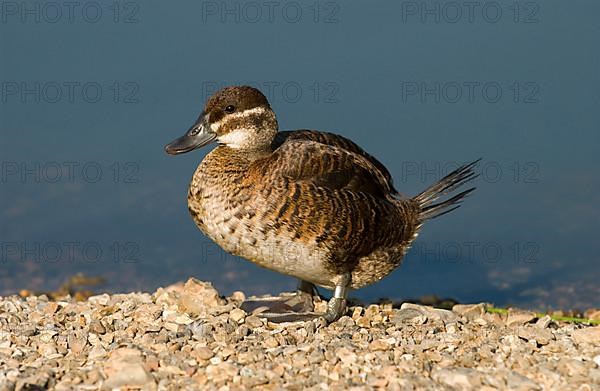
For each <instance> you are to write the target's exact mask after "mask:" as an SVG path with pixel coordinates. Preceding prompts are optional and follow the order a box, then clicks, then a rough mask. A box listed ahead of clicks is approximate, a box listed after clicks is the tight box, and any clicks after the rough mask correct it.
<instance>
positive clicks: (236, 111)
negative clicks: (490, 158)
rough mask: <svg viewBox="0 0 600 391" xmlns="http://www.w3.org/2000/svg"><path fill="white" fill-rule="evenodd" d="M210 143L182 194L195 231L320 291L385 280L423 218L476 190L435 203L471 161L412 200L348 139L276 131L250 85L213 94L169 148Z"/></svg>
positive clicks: (461, 179) (463, 178)
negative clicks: (212, 143)
mask: <svg viewBox="0 0 600 391" xmlns="http://www.w3.org/2000/svg"><path fill="white" fill-rule="evenodd" d="M207 140H208V141H207ZM212 140H216V141H217V142H219V144H220V145H219V146H218V147H217V148H215V149H214V150H213V151H212V152H210V153H209V154H208V155H207V156H206V157H205V158H204V160H203V161H202V162H201V164H200V165H199V167H198V169H197V170H196V172H195V173H194V176H193V178H192V182H191V184H190V188H189V194H188V206H189V210H190V213H191V214H192V217H193V218H194V221H195V222H196V224H197V225H198V227H199V228H200V229H201V230H202V232H204V233H205V234H206V235H207V236H208V237H210V238H211V239H212V240H214V241H215V242H216V243H218V244H219V245H220V246H221V247H223V249H225V251H227V252H229V253H232V254H235V255H239V256H241V257H244V258H246V259H248V260H250V261H252V262H254V263H256V264H258V265H261V266H263V267H266V268H268V269H271V270H275V271H278V272H280V273H284V274H287V275H291V276H294V277H297V278H299V279H301V280H304V281H309V282H311V283H314V284H316V285H320V286H323V287H326V288H334V287H336V286H339V285H340V284H347V285H348V286H349V287H351V288H361V287H363V286H365V285H369V284H372V283H374V282H376V281H379V280H381V279H382V278H383V277H385V276H387V275H388V274H389V273H390V272H392V271H393V270H394V269H395V268H396V267H397V266H398V265H399V264H400V262H401V260H402V257H403V256H404V254H405V253H406V251H407V249H408V248H409V246H410V244H411V242H412V241H413V240H414V238H415V237H416V235H417V231H418V229H419V228H420V226H421V224H422V223H423V221H424V220H425V219H427V218H431V217H435V216H437V215H440V214H443V213H446V212H447V211H449V210H451V208H453V207H455V205H456V204H457V203H458V202H460V200H461V199H462V198H464V197H465V196H466V195H467V194H468V193H469V192H470V191H472V190H473V189H469V190H467V191H463V192H462V193H459V194H458V195H456V196H455V197H453V198H451V199H449V200H447V201H444V202H440V203H437V204H436V203H435V200H436V199H437V198H438V197H440V196H442V195H445V194H447V193H448V192H450V191H452V190H454V189H455V188H457V187H458V186H460V185H462V184H463V183H465V182H467V181H469V180H471V179H472V178H473V177H474V173H473V164H471V165H467V166H463V167H461V168H459V169H458V170H457V171H455V172H453V173H451V174H450V175H448V176H447V177H446V178H444V179H442V180H441V181H440V182H438V183H437V184H436V185H434V186H433V187H431V188H430V189H428V190H426V191H425V192H423V193H421V194H420V195H418V196H417V197H414V198H405V197H402V196H400V195H399V193H398V192H397V191H396V189H395V188H394V186H393V183H392V178H391V175H390V173H389V172H388V170H387V169H386V168H385V167H384V166H383V164H381V163H380V162H379V161H378V160H377V159H375V158H374V157H373V156H371V155H369V154H367V153H366V152H365V151H364V150H362V149H361V148H360V147H359V146H358V145H356V144H355V143H353V142H352V141H350V140H348V139H346V138H344V137H342V136H339V135H335V134H332V133H324V132H317V131H310V130H298V131H287V132H278V129H277V120H276V118H275V114H274V113H273V111H272V110H271V108H270V106H269V104H268V102H267V100H266V99H265V98H264V96H263V95H262V94H261V93H260V92H259V91H258V90H256V89H253V88H251V87H229V88H226V89H224V90H221V91H219V92H217V93H216V94H215V96H213V97H211V98H210V99H209V101H208V102H207V104H206V106H205V109H204V112H203V114H202V115H201V117H200V118H199V120H198V122H197V123H196V124H195V125H194V126H193V127H192V128H191V129H190V131H189V132H188V134H187V135H186V136H184V137H182V138H180V139H178V140H176V141H175V142H174V143H172V144H170V145H169V146H168V147H167V151H168V152H169V153H180V152H186V151H188V150H191V149H194V148H196V147H198V146H201V145H204V144H206V143H208V142H210V141H212ZM344 276H346V277H347V276H350V281H346V280H345V279H344V278H346V277H344ZM342 281H345V282H342Z"/></svg>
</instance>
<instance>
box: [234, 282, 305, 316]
mask: <svg viewBox="0 0 600 391" xmlns="http://www.w3.org/2000/svg"><path fill="white" fill-rule="evenodd" d="M316 293H317V288H316V287H315V286H314V285H313V284H311V283H310V282H306V281H299V283H298V289H297V291H296V292H293V293H282V294H281V295H279V296H267V297H253V298H249V299H248V300H246V301H244V302H243V303H242V305H241V308H242V309H243V310H244V311H246V312H249V313H253V314H255V315H259V314H260V315H261V316H262V314H263V313H265V312H267V313H272V314H286V313H290V312H295V313H309V312H312V311H313V310H314V309H315V306H314V303H313V295H314V294H316Z"/></svg>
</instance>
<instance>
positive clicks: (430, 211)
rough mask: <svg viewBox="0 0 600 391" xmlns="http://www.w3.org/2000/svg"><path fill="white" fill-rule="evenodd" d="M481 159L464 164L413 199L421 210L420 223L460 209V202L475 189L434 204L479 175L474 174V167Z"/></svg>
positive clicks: (472, 188)
mask: <svg viewBox="0 0 600 391" xmlns="http://www.w3.org/2000/svg"><path fill="white" fill-rule="evenodd" d="M480 160H481V159H477V160H475V161H474V162H472V163H468V164H464V165H462V166H460V167H458V168H457V169H456V170H454V171H452V172H451V173H450V174H448V175H446V176H445V177H443V178H442V179H440V180H439V181H438V182H437V183H435V184H434V185H432V186H430V187H428V188H427V189H426V190H425V191H424V192H422V193H421V194H419V195H417V196H416V197H414V198H413V200H414V201H416V202H417V203H418V205H419V207H420V208H421V211H420V213H419V218H420V220H421V221H424V220H427V219H433V218H435V217H439V216H441V215H445V214H446V213H449V212H452V211H453V210H454V209H456V208H458V207H460V203H461V201H462V200H463V199H464V198H465V197H466V196H468V195H469V194H470V193H471V192H473V190H475V187H471V188H470V189H467V190H465V191H462V192H460V193H458V194H457V195H455V196H453V197H451V198H448V199H447V200H445V201H442V202H438V203H434V202H435V201H436V200H437V199H439V198H440V197H443V196H445V195H446V194H449V193H450V192H452V191H454V190H456V189H457V188H459V187H461V186H462V185H464V184H465V183H467V182H470V181H472V180H473V179H475V178H476V177H478V176H479V174H475V166H477V163H479V161H480Z"/></svg>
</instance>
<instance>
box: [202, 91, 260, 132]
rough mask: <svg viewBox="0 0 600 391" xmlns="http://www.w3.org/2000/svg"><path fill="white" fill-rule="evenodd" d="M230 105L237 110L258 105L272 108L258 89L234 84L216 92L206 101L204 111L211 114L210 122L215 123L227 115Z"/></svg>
mask: <svg viewBox="0 0 600 391" xmlns="http://www.w3.org/2000/svg"><path fill="white" fill-rule="evenodd" d="M229 106H233V108H234V110H235V112H241V111H244V110H248V109H254V108H256V107H264V108H267V109H270V108H271V106H269V101H268V100H267V98H266V97H265V96H264V95H263V93H262V92H260V91H259V90H258V89H256V88H254V87H250V86H233V87H225V88H223V89H221V90H219V91H217V92H215V93H214V95H212V96H211V97H210V98H209V99H208V101H207V102H206V105H205V106H204V112H205V113H207V114H210V122H211V123H214V122H217V121H219V120H220V119H221V118H223V117H224V116H225V114H226V111H225V110H226V109H227V107H229Z"/></svg>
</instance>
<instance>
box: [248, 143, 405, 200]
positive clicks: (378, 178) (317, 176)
mask: <svg viewBox="0 0 600 391" xmlns="http://www.w3.org/2000/svg"><path fill="white" fill-rule="evenodd" d="M313 136H316V135H313ZM339 141H340V142H343V141H344V140H339ZM348 141H349V140H348ZM331 144H332V143H329V144H326V143H322V142H319V141H314V140H310V139H307V138H301V137H290V138H288V139H286V140H285V141H284V142H283V143H282V144H281V145H280V146H279V147H278V148H277V149H276V150H275V151H274V152H273V153H272V154H271V155H270V156H268V157H267V158H265V159H261V160H259V161H258V162H256V164H255V165H254V166H253V167H252V169H254V170H258V172H257V174H258V175H261V176H262V177H263V178H268V179H270V180H273V181H276V180H277V179H279V178H285V179H287V180H291V181H296V182H309V183H312V184H314V185H316V186H318V187H321V188H326V189H329V190H351V191H353V192H360V193H367V194H371V195H373V196H376V197H385V196H386V195H389V194H393V193H394V192H395V191H394V189H393V187H392V184H391V180H390V179H388V178H389V173H388V172H387V170H386V171H382V170H381V169H380V168H379V167H378V166H377V165H376V164H375V163H373V161H372V160H371V159H369V158H368V157H367V156H364V155H363V153H360V151H362V150H360V151H352V150H350V149H347V148H343V147H341V146H337V145H331ZM353 145H356V144H354V143H353ZM356 148H358V146H356ZM379 165H381V163H379ZM384 169H385V168H384ZM386 173H387V176H386Z"/></svg>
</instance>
